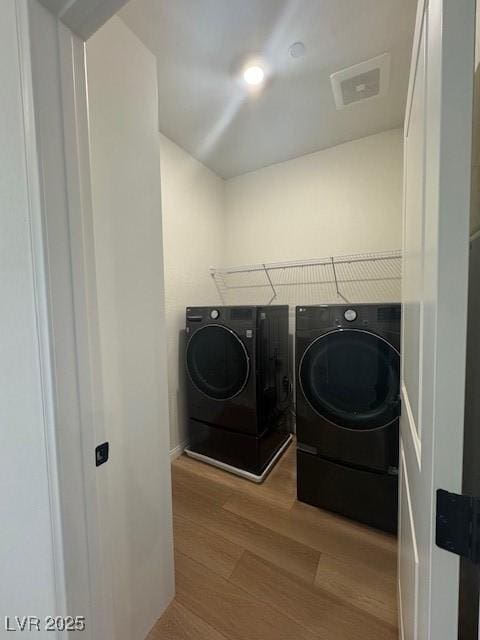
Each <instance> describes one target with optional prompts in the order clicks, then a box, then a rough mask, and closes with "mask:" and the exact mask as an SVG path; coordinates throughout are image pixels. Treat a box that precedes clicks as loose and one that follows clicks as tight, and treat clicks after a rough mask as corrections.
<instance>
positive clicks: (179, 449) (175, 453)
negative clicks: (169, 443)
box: [170, 440, 188, 462]
mask: <svg viewBox="0 0 480 640" xmlns="http://www.w3.org/2000/svg"><path fill="white" fill-rule="evenodd" d="M187 446H188V440H185V441H184V442H181V443H180V444H178V445H177V446H176V447H175V448H174V449H171V450H170V462H173V461H174V460H176V459H177V458H179V457H180V456H181V455H182V453H183V452H184V450H185V447H187Z"/></svg>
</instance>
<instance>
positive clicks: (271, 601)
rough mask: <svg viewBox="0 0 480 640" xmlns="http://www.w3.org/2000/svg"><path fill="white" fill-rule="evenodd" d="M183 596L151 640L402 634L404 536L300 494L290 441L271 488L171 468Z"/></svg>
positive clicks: (181, 463) (342, 638)
mask: <svg viewBox="0 0 480 640" xmlns="http://www.w3.org/2000/svg"><path fill="white" fill-rule="evenodd" d="M172 478H173V511H174V537H175V565H176V597H175V600H174V601H173V603H172V604H171V605H170V607H169V608H168V609H167V611H166V612H165V614H164V615H163V616H162V617H161V618H160V620H159V621H158V622H157V624H156V625H155V627H154V628H153V629H152V631H151V633H150V635H149V637H148V640H393V639H394V638H397V637H398V631H397V605H396V541H395V538H393V537H392V536H389V535H387V534H383V533H381V532H378V531H375V530H374V529H370V528H368V527H364V526H362V525H359V524H356V523H353V522H350V521H349V520H346V519H343V518H341V517H337V516H335V515H333V514H331V513H328V512H326V511H322V510H320V509H315V508H314V507H310V506H308V505H305V504H302V503H300V502H297V501H296V499H295V447H294V445H291V446H290V448H289V449H288V450H287V452H286V453H285V454H284V456H283V458H282V459H281V461H280V463H279V464H278V465H277V466H276V468H275V469H274V470H273V471H272V473H271V474H270V476H269V477H268V478H267V480H266V481H265V482H264V484H262V485H254V484H252V483H250V482H248V481H246V480H243V479H241V478H237V477H236V476H232V475H230V474H227V473H225V472H223V471H220V470H218V469H215V468H213V467H210V466H207V465H205V464H203V463H201V462H197V461H195V460H191V459H190V458H187V457H185V456H182V457H181V458H179V459H178V460H176V461H175V462H174V463H173V465H172Z"/></svg>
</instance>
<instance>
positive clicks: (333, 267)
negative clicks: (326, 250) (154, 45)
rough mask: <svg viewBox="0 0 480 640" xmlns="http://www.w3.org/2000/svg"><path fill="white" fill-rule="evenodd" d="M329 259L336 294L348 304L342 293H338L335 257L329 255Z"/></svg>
mask: <svg viewBox="0 0 480 640" xmlns="http://www.w3.org/2000/svg"><path fill="white" fill-rule="evenodd" d="M330 260H331V261H332V269H333V277H334V279H335V289H336V290H337V296H338V297H339V298H341V299H342V300H343V301H344V302H346V303H347V304H348V300H347V299H346V298H345V296H344V295H342V294H341V293H340V289H339V288H338V278H337V270H336V268H335V258H334V257H333V256H330Z"/></svg>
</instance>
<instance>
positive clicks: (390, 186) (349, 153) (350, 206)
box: [225, 129, 403, 265]
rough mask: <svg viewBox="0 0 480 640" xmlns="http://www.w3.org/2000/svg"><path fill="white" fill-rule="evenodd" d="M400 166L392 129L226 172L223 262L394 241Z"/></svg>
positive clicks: (397, 134)
mask: <svg viewBox="0 0 480 640" xmlns="http://www.w3.org/2000/svg"><path fill="white" fill-rule="evenodd" d="M402 172H403V144H402V132H401V130H399V129H398V130H392V131H387V132H384V133H380V134H377V135H373V136H369V137H367V138H362V139H360V140H355V141H354V142H348V143H346V144H342V145H339V146H337V147H332V148H331V149H326V150H324V151H319V152H317V153H312V154H310V155H306V156H302V157H300V158H296V159H294V160H289V161H287V162H283V163H280V164H276V165H272V166H270V167H267V168H265V169H260V170H259V171H254V172H252V173H247V174H244V175H242V176H239V177H236V178H232V179H230V180H228V181H227V182H226V191H225V203H226V204H225V207H226V209H225V213H226V240H225V245H226V250H225V259H226V261H227V263H228V265H237V264H238V265H241V264H249V263H259V262H275V261H284V260H296V259H299V258H305V259H307V258H315V257H318V258H319V257H324V256H330V255H344V254H351V253H360V252H368V251H384V250H390V249H398V248H400V244H401V237H402V235H401V219H402V216H401V202H402Z"/></svg>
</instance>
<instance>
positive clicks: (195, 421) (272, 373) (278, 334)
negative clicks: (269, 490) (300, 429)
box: [185, 306, 291, 482]
mask: <svg viewBox="0 0 480 640" xmlns="http://www.w3.org/2000/svg"><path fill="white" fill-rule="evenodd" d="M186 334H187V345H186V353H185V364H186V373H187V404H188V431H189V446H188V448H187V449H186V452H187V454H188V455H190V456H192V457H196V458H199V459H201V460H203V461H205V462H209V463H210V464H215V465H216V466H220V467H222V468H225V469H227V470H229V471H232V472H234V473H237V474H238V475H243V476H245V477H247V478H249V479H251V480H254V481H256V482H260V481H261V480H263V478H264V477H265V475H266V473H268V471H269V470H270V469H271V467H272V466H273V464H274V462H275V460H276V459H277V457H278V456H279V455H280V453H281V452H282V451H283V449H284V448H285V446H286V445H287V444H288V442H289V441H290V440H291V434H290V433H289V431H288V417H289V413H290V402H291V393H290V389H291V385H290V377H289V348H288V307H287V306H268V307H259V306H244V307H237V306H234V307H188V308H187V310H186Z"/></svg>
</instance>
